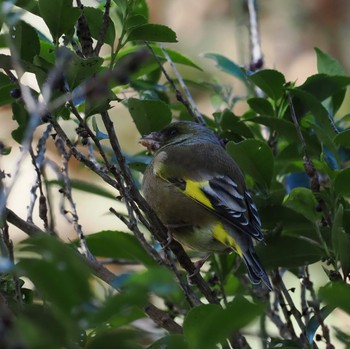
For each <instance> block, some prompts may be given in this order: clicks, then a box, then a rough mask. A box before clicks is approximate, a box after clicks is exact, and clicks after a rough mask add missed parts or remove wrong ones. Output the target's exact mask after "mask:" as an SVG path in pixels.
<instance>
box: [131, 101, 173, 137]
mask: <svg viewBox="0 0 350 349" xmlns="http://www.w3.org/2000/svg"><path fill="white" fill-rule="evenodd" d="M128 108H129V112H130V115H131V116H132V118H133V120H134V122H135V125H136V127H137V129H138V131H139V132H140V134H141V135H146V134H149V133H151V132H153V131H158V130H160V129H162V128H163V127H165V126H166V125H168V124H169V123H170V122H171V110H170V108H169V106H168V105H167V104H166V103H164V102H162V101H160V100H140V99H136V98H129V100H128Z"/></svg>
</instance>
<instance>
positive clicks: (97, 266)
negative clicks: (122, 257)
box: [5, 208, 182, 333]
mask: <svg viewBox="0 0 350 349" xmlns="http://www.w3.org/2000/svg"><path fill="white" fill-rule="evenodd" d="M5 213H6V215H5V218H6V220H7V221H8V222H9V223H11V224H13V225H14V226H16V227H17V228H19V229H20V230H21V231H23V232H24V233H26V234H27V235H29V236H34V235H45V232H44V231H43V230H41V229H40V228H39V227H37V226H36V225H34V224H32V223H29V222H26V221H24V220H23V219H21V218H20V217H19V216H17V215H16V214H15V213H14V212H13V211H11V210H10V209H8V208H6V210H5ZM79 256H81V258H83V259H84V261H85V262H86V263H87V264H88V265H89V266H90V268H91V270H92V271H93V273H94V274H95V275H96V277H98V278H99V279H101V280H103V281H104V282H106V283H107V284H108V285H110V286H111V287H112V288H114V289H115V290H117V291H120V290H119V289H118V288H117V287H116V286H115V282H114V281H115V278H116V275H115V274H113V273H112V272H111V271H109V270H108V269H107V268H105V267H104V266H103V265H102V264H101V263H100V262H99V261H98V260H97V259H96V258H86V257H85V256H83V255H81V254H79ZM144 311H145V313H146V314H147V315H148V316H149V317H150V318H151V319H152V320H153V321H154V322H155V323H156V324H158V325H161V326H163V328H164V329H165V330H167V331H169V332H170V333H182V327H181V326H180V325H179V324H177V323H176V322H175V321H174V320H173V319H172V318H171V317H170V316H169V315H168V314H167V313H166V312H164V311H162V310H160V309H158V308H157V307H156V306H155V305H153V304H151V303H148V304H146V306H145V308H144Z"/></svg>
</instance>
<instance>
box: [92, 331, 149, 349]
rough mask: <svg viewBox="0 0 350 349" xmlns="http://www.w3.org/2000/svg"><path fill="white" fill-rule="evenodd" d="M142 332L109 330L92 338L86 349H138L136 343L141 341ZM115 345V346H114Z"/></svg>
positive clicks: (138, 346)
mask: <svg viewBox="0 0 350 349" xmlns="http://www.w3.org/2000/svg"><path fill="white" fill-rule="evenodd" d="M141 337H142V332H141V331H136V330H125V329H123V330H115V329H113V328H112V329H109V330H107V331H104V332H102V333H98V334H97V335H96V336H94V337H93V338H92V339H91V341H90V342H89V344H88V345H87V346H86V349H102V348H103V349H116V348H117V347H118V348H122V349H140V345H139V344H137V341H142V338H141ZM116 343H117V345H116Z"/></svg>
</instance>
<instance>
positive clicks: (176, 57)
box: [151, 45, 203, 70]
mask: <svg viewBox="0 0 350 349" xmlns="http://www.w3.org/2000/svg"><path fill="white" fill-rule="evenodd" d="M151 47H152V49H153V51H154V53H155V54H156V55H157V56H158V57H159V58H161V59H164V60H165V57H164V54H163V51H162V50H161V48H160V47H158V46H156V45H151ZM164 50H165V52H166V53H167V54H168V55H169V57H170V59H171V60H172V61H173V62H174V63H178V64H183V65H187V66H189V67H192V68H196V69H198V70H203V69H202V68H201V67H199V66H198V65H197V64H195V63H194V62H193V61H192V60H190V59H189V58H188V57H186V56H184V55H183V54H182V53H180V52H178V51H174V50H171V49H168V48H166V49H164Z"/></svg>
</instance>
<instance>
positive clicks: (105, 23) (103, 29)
mask: <svg viewBox="0 0 350 349" xmlns="http://www.w3.org/2000/svg"><path fill="white" fill-rule="evenodd" d="M110 7H111V0H106V4H105V10H104V12H103V20H102V26H101V29H100V32H99V35H98V40H97V43H96V46H95V51H94V54H95V56H98V55H99V53H100V50H101V47H102V45H103V43H104V40H105V37H106V33H107V30H108V27H109V21H110V18H109V10H110Z"/></svg>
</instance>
